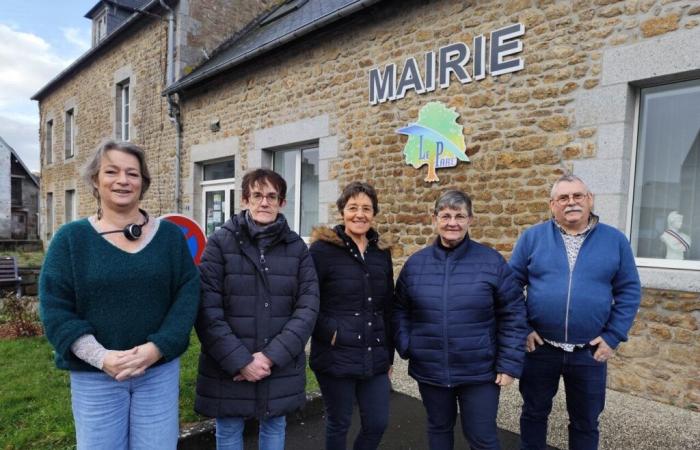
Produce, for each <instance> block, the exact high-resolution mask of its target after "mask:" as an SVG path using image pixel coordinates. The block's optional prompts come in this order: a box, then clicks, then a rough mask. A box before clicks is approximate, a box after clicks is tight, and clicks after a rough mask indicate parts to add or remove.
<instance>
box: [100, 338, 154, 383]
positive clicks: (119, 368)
mask: <svg viewBox="0 0 700 450" xmlns="http://www.w3.org/2000/svg"><path fill="white" fill-rule="evenodd" d="M161 357H162V355H161V353H160V350H158V347H156V345H155V344H154V343H152V342H147V343H145V344H143V345H137V346H136V347H134V348H131V349H129V350H123V351H117V350H109V351H108V352H107V354H106V355H105V358H104V361H103V362H102V370H103V371H104V372H106V373H107V374H108V375H109V376H111V377H112V378H114V379H115V380H117V381H124V380H127V379H129V378H133V377H138V376H139V375H143V374H144V372H146V369H148V368H149V367H151V366H152V365H153V364H155V363H156V362H157V361H158V360H159V359H160V358H161Z"/></svg>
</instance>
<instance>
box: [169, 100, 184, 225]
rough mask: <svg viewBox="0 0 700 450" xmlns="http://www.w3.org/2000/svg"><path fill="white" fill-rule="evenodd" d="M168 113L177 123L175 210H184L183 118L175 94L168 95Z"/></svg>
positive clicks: (175, 123)
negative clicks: (181, 164) (181, 189)
mask: <svg viewBox="0 0 700 450" xmlns="http://www.w3.org/2000/svg"><path fill="white" fill-rule="evenodd" d="M168 115H169V116H170V121H171V122H172V123H173V125H175V132H176V137H175V212H176V213H178V214H179V213H181V212H182V204H181V203H182V198H181V196H180V155H181V153H182V120H181V116H180V104H179V102H178V101H177V100H175V96H174V94H169V95H168Z"/></svg>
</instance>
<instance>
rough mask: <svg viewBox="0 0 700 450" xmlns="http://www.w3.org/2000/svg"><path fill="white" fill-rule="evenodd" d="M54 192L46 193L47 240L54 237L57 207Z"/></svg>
mask: <svg viewBox="0 0 700 450" xmlns="http://www.w3.org/2000/svg"><path fill="white" fill-rule="evenodd" d="M54 203H55V202H54V198H53V192H47V193H46V232H45V235H46V240H47V241H50V240H51V238H52V237H53V233H54V229H55V220H56V208H55V204H54Z"/></svg>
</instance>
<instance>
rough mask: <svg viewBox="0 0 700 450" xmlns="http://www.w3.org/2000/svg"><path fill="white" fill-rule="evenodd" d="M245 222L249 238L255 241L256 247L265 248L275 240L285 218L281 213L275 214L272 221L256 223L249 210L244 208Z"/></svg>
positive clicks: (283, 224)
mask: <svg viewBox="0 0 700 450" xmlns="http://www.w3.org/2000/svg"><path fill="white" fill-rule="evenodd" d="M245 223H246V226H247V227H248V234H249V235H250V240H251V241H253V242H254V243H255V245H256V246H257V247H258V249H260V250H265V249H267V248H268V247H269V246H270V245H272V244H273V243H274V242H276V241H277V238H278V236H279V235H280V232H281V231H282V229H283V228H284V227H285V224H286V223H287V219H285V218H284V215H283V214H277V218H276V219H275V221H274V222H272V223H269V224H267V225H258V224H257V223H255V221H254V220H253V217H252V216H251V214H250V210H246V212H245Z"/></svg>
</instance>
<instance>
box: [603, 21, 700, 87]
mask: <svg viewBox="0 0 700 450" xmlns="http://www.w3.org/2000/svg"><path fill="white" fill-rule="evenodd" d="M698 42H700V28H698V27H696V28H694V29H691V30H683V31H677V32H674V33H668V34H665V35H663V36H660V37H657V38H655V39H648V40H645V41H642V42H638V43H635V44H632V45H626V46H623V47H615V48H610V49H607V50H605V51H604V52H603V66H602V69H603V71H602V82H601V86H609V85H614V84H618V83H627V82H630V81H636V80H645V79H649V78H655V77H662V76H666V75H671V74H676V73H681V72H687V71H691V70H699V69H700V63H699V61H698Z"/></svg>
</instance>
